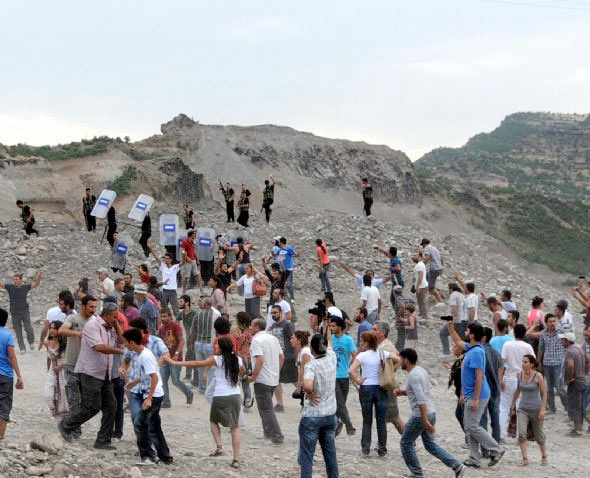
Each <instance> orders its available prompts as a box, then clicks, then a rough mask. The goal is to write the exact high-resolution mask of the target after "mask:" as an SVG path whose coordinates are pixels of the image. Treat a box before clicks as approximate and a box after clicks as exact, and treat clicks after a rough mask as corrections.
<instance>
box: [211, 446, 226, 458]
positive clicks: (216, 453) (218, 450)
mask: <svg viewBox="0 0 590 478" xmlns="http://www.w3.org/2000/svg"><path fill="white" fill-rule="evenodd" d="M221 455H223V447H222V446H221V445H217V448H216V449H215V451H214V452H213V453H209V456H221Z"/></svg>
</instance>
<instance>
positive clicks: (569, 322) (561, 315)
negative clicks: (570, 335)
mask: <svg viewBox="0 0 590 478" xmlns="http://www.w3.org/2000/svg"><path fill="white" fill-rule="evenodd" d="M568 305H569V304H568V303H567V300H563V299H562V300H560V301H559V302H557V304H555V311H554V313H555V317H557V321H558V323H559V327H560V328H561V330H562V331H563V333H566V332H573V331H574V318H573V317H572V314H571V313H570V311H569V310H567V308H568Z"/></svg>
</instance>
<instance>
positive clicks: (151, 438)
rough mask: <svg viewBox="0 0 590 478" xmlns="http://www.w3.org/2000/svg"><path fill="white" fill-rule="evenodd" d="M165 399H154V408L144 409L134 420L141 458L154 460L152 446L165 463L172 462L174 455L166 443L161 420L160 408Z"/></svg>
mask: <svg viewBox="0 0 590 478" xmlns="http://www.w3.org/2000/svg"><path fill="white" fill-rule="evenodd" d="M162 400H163V397H154V398H152V406H151V407H150V408H148V409H147V410H143V408H142V409H141V410H140V411H139V413H138V414H137V415H135V417H134V418H133V426H134V427H135V429H136V430H137V448H139V456H140V457H141V458H142V459H143V458H147V457H149V458H154V452H153V450H152V444H153V446H154V448H155V449H156V453H157V454H158V458H159V459H160V460H162V461H163V462H165V463H166V462H168V463H171V462H172V455H170V449H169V448H168V444H167V443H166V438H165V437H164V432H163V431H162V424H161V420H160V408H161V406H162Z"/></svg>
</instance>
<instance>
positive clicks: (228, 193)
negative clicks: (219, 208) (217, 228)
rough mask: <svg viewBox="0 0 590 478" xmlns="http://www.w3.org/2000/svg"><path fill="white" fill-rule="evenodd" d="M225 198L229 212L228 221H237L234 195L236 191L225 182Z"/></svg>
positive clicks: (226, 210)
mask: <svg viewBox="0 0 590 478" xmlns="http://www.w3.org/2000/svg"><path fill="white" fill-rule="evenodd" d="M219 189H221V191H222V192H223V199H224V200H225V212H226V213H227V222H235V217H234V195H235V192H234V190H233V188H232V187H231V185H230V184H229V183H225V188H224V187H223V186H222V187H221V188H219Z"/></svg>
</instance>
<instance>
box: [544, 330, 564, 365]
mask: <svg viewBox="0 0 590 478" xmlns="http://www.w3.org/2000/svg"><path fill="white" fill-rule="evenodd" d="M561 333H562V332H561V331H560V329H559V328H558V329H557V330H556V331H555V334H553V335H551V334H550V333H549V332H548V331H547V329H545V330H543V332H541V338H540V339H539V350H543V365H547V366H549V365H561V364H562V363H563V360H564V357H565V350H564V348H563V344H562V343H561V339H560V338H559V334H561Z"/></svg>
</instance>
